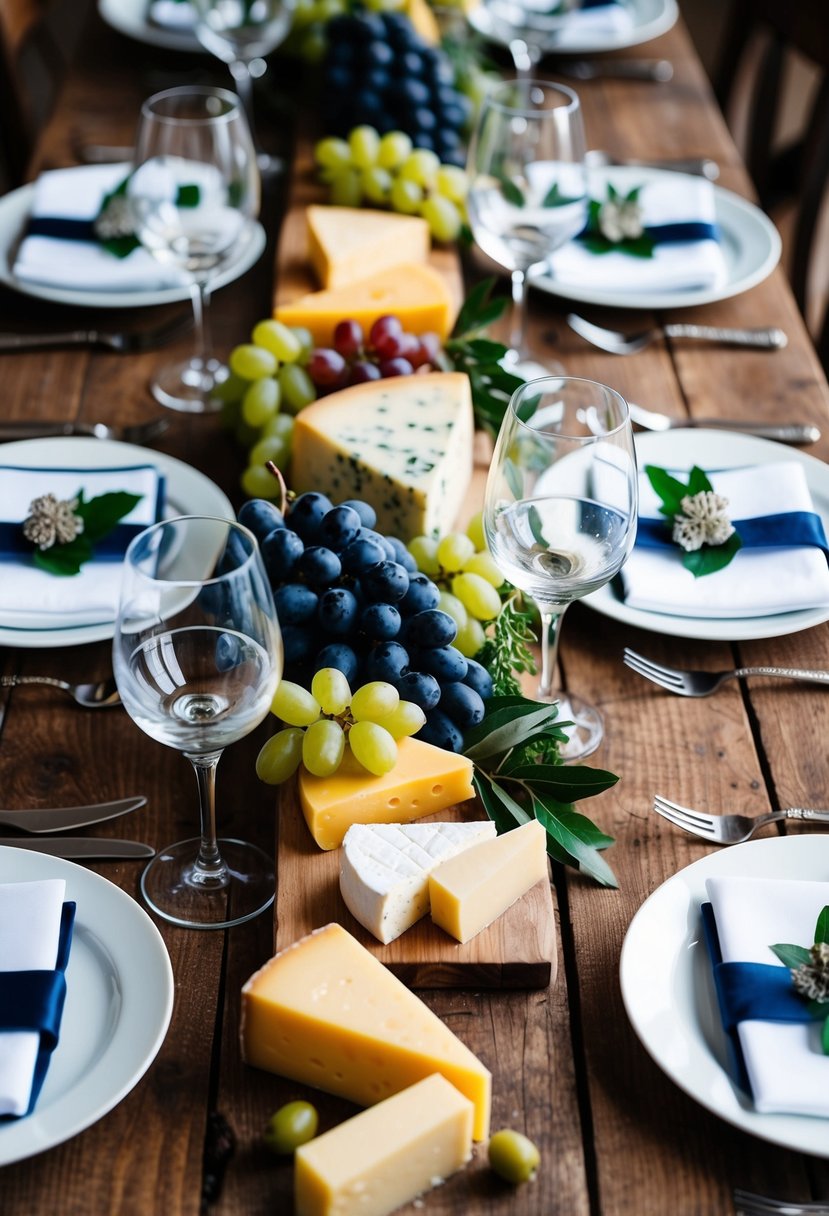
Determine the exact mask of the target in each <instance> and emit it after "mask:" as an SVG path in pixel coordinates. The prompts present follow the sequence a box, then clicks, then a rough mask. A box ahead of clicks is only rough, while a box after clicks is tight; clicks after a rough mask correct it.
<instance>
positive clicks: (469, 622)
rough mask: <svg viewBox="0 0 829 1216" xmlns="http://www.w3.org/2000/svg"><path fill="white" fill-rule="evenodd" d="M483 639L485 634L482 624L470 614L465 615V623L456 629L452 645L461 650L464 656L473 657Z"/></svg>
mask: <svg viewBox="0 0 829 1216" xmlns="http://www.w3.org/2000/svg"><path fill="white" fill-rule="evenodd" d="M485 641H486V634H485V633H484V627H483V625H482V624H481V622H480V621H476V620H475V618H474V616H470V617H467V619H466V624H465V625H462V626H461V627H460V628H459V629H458V636H457V637H456V638H455V640H454V642H453V643H452V645H453V646H454V647H455V648H456V649H457V650H459V651H460V652H461V654H462V655H463V656H464V658H466V659H474V658H475V655H476V654H477V653H478V651H479V650H480V649H481V647H482V646H483V644H484V642H485Z"/></svg>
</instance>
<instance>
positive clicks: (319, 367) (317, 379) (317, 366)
mask: <svg viewBox="0 0 829 1216" xmlns="http://www.w3.org/2000/svg"><path fill="white" fill-rule="evenodd" d="M347 366H348V365H347V364H346V361H345V359H344V358H343V357H342V355H341V354H340V353H339V351H336V350H329V349H328V348H327V347H318V348H317V349H316V350H313V351H311V356H310V358H309V359H308V363H307V365H306V369H305V370H306V371H307V372H308V375H309V376H310V377H311V379H312V380H313V382H314V384H316V385H317V387H318V388H331V387H333V386H334V385H338V384H340V383H341V382H342V381H343V379H344V378H345V372H346V369H347Z"/></svg>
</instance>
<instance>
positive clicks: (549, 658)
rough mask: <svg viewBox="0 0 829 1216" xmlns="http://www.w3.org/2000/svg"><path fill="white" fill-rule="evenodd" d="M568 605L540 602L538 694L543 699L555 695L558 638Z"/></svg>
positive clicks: (549, 698)
mask: <svg viewBox="0 0 829 1216" xmlns="http://www.w3.org/2000/svg"><path fill="white" fill-rule="evenodd" d="M566 607H567V605H566V604H565V605H564V607H563V608H552V607H550V605H549V604H539V606H538V611H539V613H540V615H541V677H540V679H539V681H538V696H539V699H540V700H542V701H544V700H551V699H552V696H553V677H554V674H555V669H556V661H557V659H558V639H559V636H560V634H561V621H562V618H563V616H564V612H565V609H566Z"/></svg>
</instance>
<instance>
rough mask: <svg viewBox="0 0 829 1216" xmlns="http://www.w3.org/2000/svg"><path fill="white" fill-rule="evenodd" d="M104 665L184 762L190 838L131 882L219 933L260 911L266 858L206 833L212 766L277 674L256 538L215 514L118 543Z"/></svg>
mask: <svg viewBox="0 0 829 1216" xmlns="http://www.w3.org/2000/svg"><path fill="white" fill-rule="evenodd" d="M112 652H113V669H114V673H115V680H116V683H117V685H118V691H119V692H120V694H121V700H122V701H123V703H124V707H125V709H126V711H127V713H128V714H129V715H130V717H131V718H132V719H133V721H134V722H135V723H137V725H138V726H140V727H141V729H142V730H143V731H144V732H145V734H148V735H149V736H150V737H151V738H152V739H156V740H157V741H158V742H159V743H164V744H166V746H167V747H174V748H176V749H177V750H178V751H181V752H183V753H184V755H185V756H187V758H188V759H189V760H190V762H191V763H192V765H193V768H194V770H195V773H196V778H197V781H198V788H199V811H200V815H201V836H200V837H199V838H196V839H192V840H183V841H179V842H178V843H177V844H174V845H171V846H170V847H169V848H166V849H162V850H161V852H159V853H158V854H157V855H156V857H155V858H154V859H153V860H152V861H151V862H150V864H149V866H148V867H147V869H146V870H145V871H144V874H143V876H142V879H141V890H142V892H143V895H144V898H145V899H146V901H147V903H148V904H149V906H150V907H151V908H152V909H153V911H155V912H157V913H158V914H159V916H162V917H164V918H165V919H166V920H169V921H172V922H173V924H176V925H184V926H190V927H193V928H200V929H222V928H226V927H227V926H228V925H235V924H239V923H241V922H242V921H245V920H249V919H250V918H251V917H252V916H256V915H258V914H259V913H260V912H262V911H264V910H265V908H267V907H269V906H270V904H271V903H272V902H273V897H274V863H273V860H272V859H271V858H269V857H268V856H267V855H266V854H265V853H263V852H262V851H261V850H260V849H258V848H257V847H256V846H255V845H252V844H248V843H246V842H245V841H241V840H225V839H223V840H217V838H216V808H215V782H216V766H217V765H218V763H219V758H220V757H221V754H222V752H223V750H224V749H225V747H227V746H228V744H230V743H235V742H236V740H237V739H241V738H243V737H244V736H245V735H247V734H249V733H250V732H251V731H252V730H253V729H254V728H255V727H256V726H258V725H259V723H260V722H261V721H262V720H263V719H264V717H265V716H266V714H267V713H268V710H269V708H270V704H271V701H272V699H273V695H274V693H275V692H276V687H277V684H278V682H279V679H280V676H281V674H282V665H283V655H282V636H281V634H280V632H279V625H278V623H277V618H276V609H275V607H274V602H273V596H272V595H271V588H270V583H269V582H268V578H267V575H266V573H265V569H264V566H263V564H262V558H261V556H260V553H259V546H258V543H257V541H256V538H255V537H254V536H253V534H252V533H251V532H249V531H248V530H247V528H244V527H242V526H241V525H240V524H236V523H232V522H230V521H229V520H225V519H213V518H210V517H208V516H201V515H188V516H180V517H178V518H175V519H169V520H165V521H164V522H162V523H159V524H155V525H154V526H153V527H151V528H147V529H146V530H145V531H143V532H141V533H139V535H138V536H136V537H135V539H134V540H133V541H132V542H131V544H130V546H129V548H128V549H127V553H126V558H125V561H124V576H123V581H122V587H121V598H120V604H119V608H118V617H117V620H116V624H115V636H114V640H113V648H112Z"/></svg>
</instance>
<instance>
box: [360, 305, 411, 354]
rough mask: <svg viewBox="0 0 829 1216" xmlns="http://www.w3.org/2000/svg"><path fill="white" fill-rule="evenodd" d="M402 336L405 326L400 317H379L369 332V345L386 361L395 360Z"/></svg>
mask: <svg viewBox="0 0 829 1216" xmlns="http://www.w3.org/2000/svg"><path fill="white" fill-rule="evenodd" d="M402 334H403V325H402V322H401V321H400V318H399V317H394V316H390V315H387V316H383V317H378V318H377V320H376V321H375V322H374V324H373V325H372V327H371V330H370V331H369V335H368V340H369V345H370V346H371V347H372V349H373V350H376V351H377V354H378V355H380V356H382V357H383V358H384V359H389V358H394V357H395V355H397V354H398V353H399V350H398V347H399V342H400V338H401V336H402Z"/></svg>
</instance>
